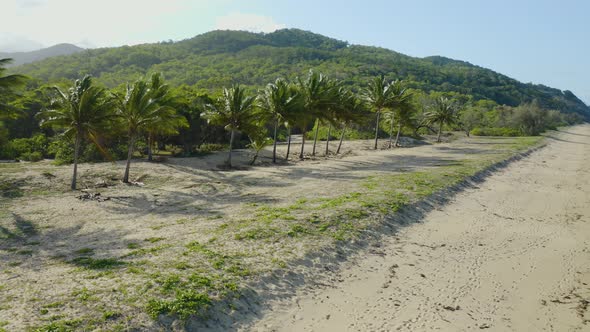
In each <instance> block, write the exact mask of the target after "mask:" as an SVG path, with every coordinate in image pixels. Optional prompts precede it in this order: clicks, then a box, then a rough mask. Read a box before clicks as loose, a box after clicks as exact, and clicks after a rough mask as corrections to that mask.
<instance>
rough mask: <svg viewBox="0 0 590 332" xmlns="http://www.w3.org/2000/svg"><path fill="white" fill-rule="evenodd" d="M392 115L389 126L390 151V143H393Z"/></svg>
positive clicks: (390, 144)
mask: <svg viewBox="0 0 590 332" xmlns="http://www.w3.org/2000/svg"><path fill="white" fill-rule="evenodd" d="M393 120H394V118H393V114H392V115H391V124H390V126H389V148H390V149H391V146H392V142H393Z"/></svg>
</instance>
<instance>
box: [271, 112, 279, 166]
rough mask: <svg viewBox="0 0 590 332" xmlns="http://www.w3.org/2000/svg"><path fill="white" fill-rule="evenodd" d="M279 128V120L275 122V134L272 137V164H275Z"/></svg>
mask: <svg viewBox="0 0 590 332" xmlns="http://www.w3.org/2000/svg"><path fill="white" fill-rule="evenodd" d="M278 127H279V119H277V122H275V133H274V136H273V140H274V143H273V144H272V162H273V164H276V162H277V129H278Z"/></svg>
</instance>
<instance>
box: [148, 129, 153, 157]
mask: <svg viewBox="0 0 590 332" xmlns="http://www.w3.org/2000/svg"><path fill="white" fill-rule="evenodd" d="M147 139H148V141H147V143H148V144H147V149H148V161H152V160H153V157H152V144H153V142H152V135H151V134H148V137H147Z"/></svg>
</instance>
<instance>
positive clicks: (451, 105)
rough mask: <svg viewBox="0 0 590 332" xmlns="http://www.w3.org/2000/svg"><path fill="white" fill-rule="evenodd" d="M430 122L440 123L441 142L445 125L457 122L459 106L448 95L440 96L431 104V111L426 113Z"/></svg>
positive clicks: (438, 139) (438, 140) (438, 138)
mask: <svg viewBox="0 0 590 332" xmlns="http://www.w3.org/2000/svg"><path fill="white" fill-rule="evenodd" d="M425 116H426V122H427V123H428V124H431V125H432V124H435V123H438V136H437V138H436V141H437V142H439V143H440V142H441V139H440V137H441V134H442V127H443V125H445V124H447V125H453V124H455V123H456V122H457V107H456V104H455V102H454V101H453V100H450V99H448V98H446V97H439V98H436V99H435V100H434V103H433V104H432V105H431V106H430V111H429V112H427V113H426V114H425Z"/></svg>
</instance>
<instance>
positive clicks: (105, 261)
mask: <svg viewBox="0 0 590 332" xmlns="http://www.w3.org/2000/svg"><path fill="white" fill-rule="evenodd" d="M70 263H72V264H74V265H76V266H80V267H83V268H86V269H90V270H105V269H113V268H119V267H122V266H124V265H126V264H127V263H125V262H123V261H120V260H117V259H115V258H99V259H95V258H92V257H78V258H74V259H73V260H71V261H70Z"/></svg>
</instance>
